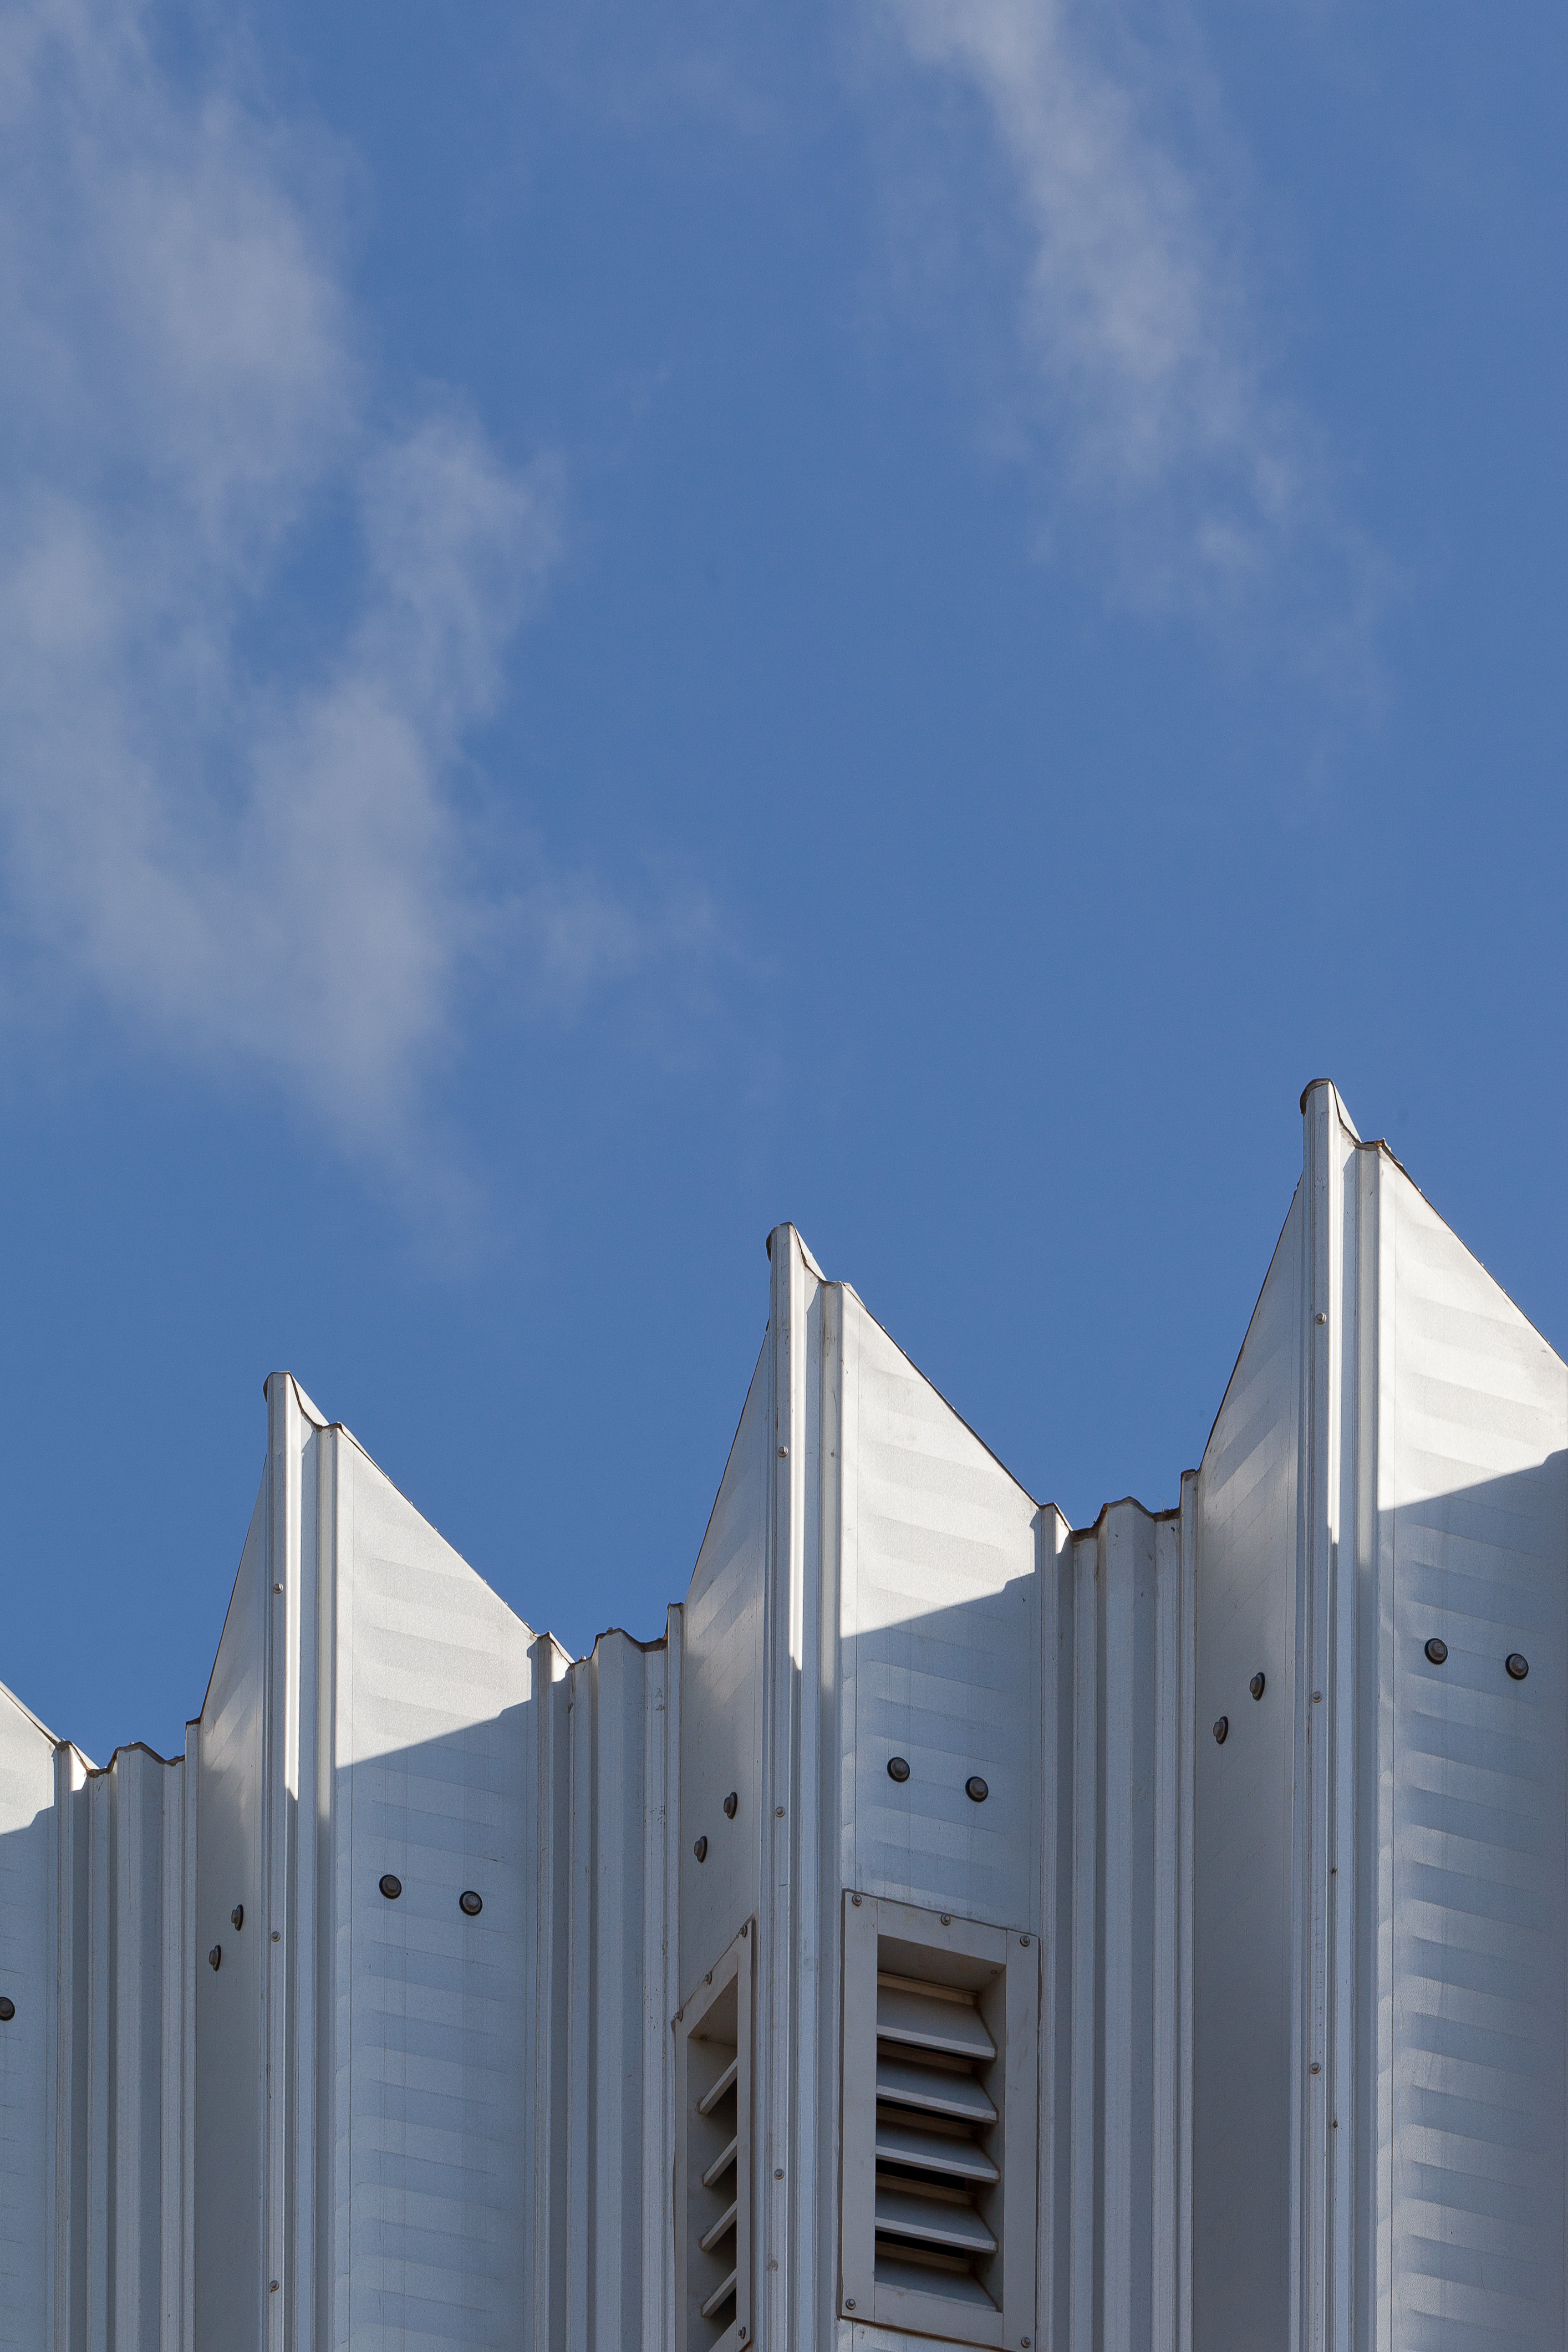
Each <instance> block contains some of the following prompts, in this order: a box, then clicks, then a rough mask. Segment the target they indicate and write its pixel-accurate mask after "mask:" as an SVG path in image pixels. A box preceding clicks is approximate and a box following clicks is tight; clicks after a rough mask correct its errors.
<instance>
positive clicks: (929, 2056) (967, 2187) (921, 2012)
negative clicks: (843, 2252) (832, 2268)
mask: <svg viewBox="0 0 1568 2352" xmlns="http://www.w3.org/2000/svg"><path fill="white" fill-rule="evenodd" d="M995 2063H996V2044H995V2042H994V2041H993V2040H992V2038H991V2034H990V2032H989V2029H988V2028H987V2026H986V2024H985V2021H984V2018H983V2017H982V2016H981V2014H980V2011H979V2009H978V2007H977V2006H976V2002H975V1996H974V1994H973V1992H968V1991H964V1990H962V1989H961V1988H959V1987H958V1986H956V1985H944V1984H935V1983H932V1982H931V1981H930V1980H929V1979H926V1980H922V1979H920V1978H918V1977H903V1976H895V1975H892V1974H890V1973H889V1971H888V1970H886V1969H880V1970H879V1972H878V1976H877V2173H876V2274H877V2279H878V2283H879V2284H883V2285H897V2286H906V2287H910V2288H915V2289H920V2290H923V2291H924V2292H925V2293H927V2294H940V2295H944V2296H950V2297H951V2298H952V2300H953V2301H954V2302H956V2303H969V2304H979V2305H983V2306H984V2308H985V2309H987V2310H993V2311H994V2309H995V2308H996V2300H995V2297H994V2295H993V2294H991V2293H990V2291H989V2289H988V2287H987V2285H986V2278H987V2274H988V2273H989V2271H990V2268H991V2261H992V2257H993V2255H994V2253H995V2252H996V2251H997V2236H996V2230H995V2227H994V2221H995V2220H996V2216H995V2214H994V2210H993V2208H994V2205H995V2204H996V2202H997V2200H995V2199H994V2196H993V2194H992V2192H993V2190H994V2189H995V2187H996V2184H997V2183H998V2181H999V2180H1000V2179H1001V2178H1002V2168H1001V2166H1000V2165H999V2164H998V2163H997V2161H996V2156H997V2152H998V2147H997V2143H998V2138H999V2135H998V2133H997V2130H996V2125H997V2122H998V2120H999V2117H998V2113H997V2107H996V2102H995V2100H994V2098H993V2097H992V2095H991V2090H990V2088H989V2087H988V2084H989V2082H990V2077H991V2074H992V2071H993V2069H994V2066H995Z"/></svg>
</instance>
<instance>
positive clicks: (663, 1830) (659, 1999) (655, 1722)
mask: <svg viewBox="0 0 1568 2352" xmlns="http://www.w3.org/2000/svg"><path fill="white" fill-rule="evenodd" d="M638 1663H639V1665H640V1667H641V1670H642V1675H643V1682H644V1702H643V1717H642V1736H643V1753H642V1774H641V1778H642V1789H643V1802H642V1809H641V1830H642V1839H641V1845H642V1852H641V1857H640V1879H641V1895H642V1906H641V1927H642V1937H641V1950H640V1954H639V1961H640V1967H639V1971H638V1973H639V1975H640V1978H641V1988H640V1990H641V1993H642V1999H641V2001H640V2003H639V2004H638V2007H637V2009H635V2010H634V2011H633V2014H634V2015H637V2016H640V2027H641V2040H642V2048H641V2053H640V2059H641V2063H640V2074H641V2083H640V2113H639V2116H638V2126H639V2128H638V2132H637V2163H638V2167H639V2175H638V2187H639V2189H640V2191H641V2195H640V2200H639V2202H640V2206H641V2213H640V2222H641V2228H640V2231H639V2235H640V2240H641V2246H640V2252H641V2257H642V2261H641V2278H640V2283H639V2293H638V2296H637V2325H636V2328H635V2332H634V2333H633V2335H632V2336H630V2337H629V2338H628V2342H630V2343H632V2344H637V2345H640V2346H641V2347H643V2352H661V2347H662V2346H663V2344H664V2340H665V2337H664V2305H665V2273H666V2271H667V2269H668V2261H669V2252H670V2240H671V2234H672V2231H673V2215H670V2216H669V2218H668V2221H667V2218H666V2217H667V2212H668V2203H667V2200H666V2197H665V2192H664V2182H665V2178H666V2175H665V2168H664V2141H665V2106H666V2101H667V2084H668V2071H669V2070H668V2050H667V2041H668V2032H669V2029H668V2023H667V2020H668V2013H669V2010H668V1985H667V1979H666V1972H665V1922H666V1918H667V1916H668V1912H667V1908H666V1903H667V1891H666V1890H667V1885H668V1850H667V1849H668V1778H667V1774H668V1754H669V1742H668V1706H669V1696H668V1690H669V1675H668V1666H669V1652H668V1647H667V1648H666V1649H664V1650H654V1651H649V1652H647V1653H646V1654H642V1655H641V1656H640V1658H639V1661H638ZM633 2063H636V2053H633Z"/></svg>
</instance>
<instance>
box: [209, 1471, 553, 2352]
mask: <svg viewBox="0 0 1568 2352" xmlns="http://www.w3.org/2000/svg"><path fill="white" fill-rule="evenodd" d="M336 1443H337V1450H338V1471H337V1510H338V1520H337V1544H338V1562H337V1639H338V1662H337V1677H336V1681H337V1724H336V1743H335V1759H336V1769H335V1773H334V1790H333V1813H334V1818H335V1833H336V1863H337V1867H336V1874H335V1875H336V1885H335V1897H334V1899H335V1906H336V1922H337V1927H336V2003H335V2007H336V2019H335V2029H334V2036H333V2040H334V2047H335V2053H336V2065H337V2084H338V2087H337V2097H336V2103H335V2117H336V2132H337V2135H338V2139H339V2145H338V2147H337V2150H336V2164H335V2181H336V2212H335V2217H334V2224H333V2227H334V2234H335V2237H336V2247H335V2265H336V2272H335V2287H336V2292H335V2294H334V2298H333V2307H334V2320H333V2340H334V2341H336V2342H338V2343H341V2344H344V2345H347V2344H350V2343H352V2344H353V2347H355V2352H371V2347H377V2346H387V2347H391V2346H396V2347H400V2348H401V2347H414V2346H426V2345H451V2344H461V2345H473V2346H481V2345H482V2346H499V2345H512V2344H515V2343H516V2342H517V2341H518V2340H519V2331H520V2326H521V2313H522V2312H523V2310H524V2308H525V2304H526V2296H527V2291H528V2284H529V2282H528V2275H527V2268H526V2263H525V2259H524V2211H525V2202H526V2200H525V2186H524V2185H525V2177H526V2165H527V2158H528V2152H529V2147H530V2143H531V2119H530V2116H529V2110H528V2098H527V2071H526V2063H525V2062H526V2049H527V2039H528V2033H529V2030H530V2024H531V2019H530V2016H529V2008H528V2000H527V1993H528V1987H529V1969H530V1967H531V1959H532V1947H531V1938H530V1937H529V1935H528V1932H527V1928H528V1923H529V1917H530V1914H531V1898H532V1894H533V1884H532V1875H531V1870H530V1868H529V1864H530V1863H531V1836H532V1831H533V1811H532V1801H531V1769H532V1761H533V1758H532V1749H531V1742H530V1739H529V1737H528V1734H527V1730H526V1727H525V1717H526V1713H527V1702H528V1698H529V1694H530V1687H531V1660H530V1654H529V1645H530V1641H531V1636H530V1634H529V1631H528V1628H527V1627H526V1626H525V1625H524V1624H523V1623H522V1622H521V1620H520V1619H518V1618H517V1617H515V1616H514V1615H513V1614H512V1612H511V1611H510V1609H508V1608H507V1607H506V1605H505V1603H504V1602H503V1601H500V1599H499V1598H498V1596H497V1595H496V1594H495V1593H494V1592H492V1591H490V1589H489V1586H488V1585H486V1584H485V1583H484V1582H483V1581H482V1580H480V1579H479V1577H478V1576H476V1575H475V1573H474V1571H473V1570H472V1569H470V1568H469V1567H468V1565H467V1564H466V1562H465V1561H463V1560H462V1559H459V1557H458V1554H457V1553H456V1552H455V1551H454V1550H453V1549H452V1548H451V1547H450V1545H449V1544H447V1543H445V1542H443V1541H442V1539H441V1538H440V1537H439V1536H438V1535H437V1534H436V1532H435V1530H434V1529H433V1528H430V1527H429V1526H428V1525H427V1524H426V1521H425V1520H424V1519H422V1518H421V1517H420V1516H419V1514H418V1513H417V1512H416V1510H415V1509H414V1507H413V1506H412V1505H411V1504H410V1503H408V1502H407V1501H405V1498H404V1497H403V1496H401V1495H400V1494H399V1493H398V1492H397V1490H396V1489H395V1487H394V1486H392V1485H391V1483H390V1482H389V1481H388V1480H387V1479H386V1478H385V1477H384V1476H383V1475H382V1473H381V1472H380V1471H379V1470H377V1469H376V1467H375V1466H374V1464H373V1463H372V1462H370V1461H369V1460H368V1458H367V1457H366V1456H365V1455H364V1454H363V1453H362V1452H361V1451H360V1449H359V1448H358V1447H357V1446H356V1445H355V1444H353V1440H352V1439H351V1438H349V1437H348V1436H347V1434H346V1433H337V1439H336ZM386 1874H392V1875H394V1876H395V1877H396V1878H398V1879H399V1880H401V1882H402V1893H401V1895H399V1896H398V1897H397V1898H396V1899H395V1900H388V1899H387V1897H386V1896H384V1895H383V1894H382V1893H381V1892H380V1888H379V1882H380V1880H381V1879H382V1877H383V1876H384V1875H386ZM468 1890H472V1891H473V1892H475V1893H477V1894H478V1895H479V1897H480V1898H481V1901H482V1904H483V1906H484V1907H483V1909H482V1911H481V1912H480V1913H479V1916H477V1917H468V1916H465V1914H464V1913H463V1911H462V1910H461V1908H460V1907H459V1902H458V1898H459V1896H460V1895H463V1894H464V1892H465V1891H468ZM345 2143H346V2145H345ZM322 2153H323V2159H325V2156H326V2151H324V2150H323V2152H322ZM345 2209H346V2210H345ZM215 2340H216V2339H215Z"/></svg>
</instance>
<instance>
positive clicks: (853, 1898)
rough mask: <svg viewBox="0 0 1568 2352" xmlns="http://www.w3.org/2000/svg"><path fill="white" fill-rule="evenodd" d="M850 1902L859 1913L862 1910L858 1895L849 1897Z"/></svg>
mask: <svg viewBox="0 0 1568 2352" xmlns="http://www.w3.org/2000/svg"><path fill="white" fill-rule="evenodd" d="M849 1900H850V1902H851V1903H853V1905H854V1906H855V1908H856V1910H857V1911H858V1909H859V1908H860V1897H859V1896H858V1895H851V1896H850V1897H849Z"/></svg>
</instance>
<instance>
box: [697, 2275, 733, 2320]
mask: <svg viewBox="0 0 1568 2352" xmlns="http://www.w3.org/2000/svg"><path fill="white" fill-rule="evenodd" d="M735 2277H736V2273H734V2272H733V2271H731V2273H730V2275H729V2277H728V2278H727V2279H726V2280H725V2281H724V2284H723V2285H722V2286H716V2287H715V2288H714V2290H713V2292H712V2294H710V2296H709V2298H708V2300H707V2302H706V2303H705V2304H704V2305H702V2316H703V2318H704V2319H711V2318H712V2317H713V2315H714V2314H715V2312H719V2311H722V2309H723V2308H724V2305H726V2304H727V2303H728V2302H729V2300H730V2298H731V2295H732V2294H734V2292H735Z"/></svg>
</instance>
